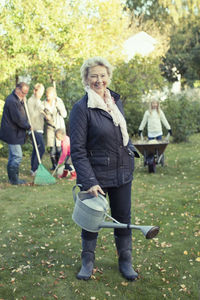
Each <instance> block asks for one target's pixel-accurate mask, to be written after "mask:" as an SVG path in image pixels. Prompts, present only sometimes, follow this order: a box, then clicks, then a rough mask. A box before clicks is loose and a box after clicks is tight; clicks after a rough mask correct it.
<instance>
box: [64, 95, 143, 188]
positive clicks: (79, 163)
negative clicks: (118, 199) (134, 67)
mask: <svg viewBox="0 0 200 300" xmlns="http://www.w3.org/2000/svg"><path fill="white" fill-rule="evenodd" d="M110 92H111V96H112V97H113V98H114V99H115V103H116V105H117V106H118V108H119V110H120V111H121V112H122V114H123V107H122V102H121V100H120V99H119V98H120V96H119V95H118V94H116V93H114V92H112V91H110ZM87 102H88V96H87V94H86V95H85V96H84V97H83V98H82V99H81V100H80V101H78V102H77V103H75V105H74V106H73V109H72V111H71V114H70V145H71V157H72V162H73V164H74V167H75V170H76V172H77V183H78V184H82V186H83V190H87V189H89V188H90V187H91V186H94V185H97V184H98V185H100V186H101V187H102V188H103V187H119V186H121V185H123V184H126V183H128V182H130V181H131V180H132V179H133V171H134V156H139V155H138V153H137V152H136V150H135V148H134V146H133V144H132V143H131V142H130V141H129V143H128V146H126V147H124V146H123V139H122V134H121V130H120V128H119V126H115V125H114V123H113V120H112V117H111V116H110V114H108V113H107V112H106V111H104V110H101V109H98V108H88V107H87Z"/></svg>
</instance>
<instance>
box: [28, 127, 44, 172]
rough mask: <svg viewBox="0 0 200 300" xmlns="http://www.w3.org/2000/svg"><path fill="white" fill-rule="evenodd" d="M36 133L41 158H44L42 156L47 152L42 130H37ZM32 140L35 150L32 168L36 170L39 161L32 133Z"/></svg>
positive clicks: (32, 157)
mask: <svg viewBox="0 0 200 300" xmlns="http://www.w3.org/2000/svg"><path fill="white" fill-rule="evenodd" d="M34 134H35V139H36V143H37V146H38V152H39V154H40V159H42V156H43V154H44V152H45V145H44V138H43V134H42V133H41V132H37V131H34ZM31 140H32V144H33V151H32V156H31V170H32V171H33V172H35V171H36V170H37V168H38V164H39V162H38V158H37V153H36V150H35V145H34V143H33V137H32V134H31Z"/></svg>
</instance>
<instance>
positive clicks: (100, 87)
mask: <svg viewBox="0 0 200 300" xmlns="http://www.w3.org/2000/svg"><path fill="white" fill-rule="evenodd" d="M87 83H88V85H89V86H90V88H91V89H93V90H94V91H95V92H96V93H97V94H99V95H100V96H102V97H103V95H104V92H105V90H106V88H107V86H108V83H109V76H108V72H107V69H106V67H104V66H95V67H91V68H89V72H88V78H87Z"/></svg>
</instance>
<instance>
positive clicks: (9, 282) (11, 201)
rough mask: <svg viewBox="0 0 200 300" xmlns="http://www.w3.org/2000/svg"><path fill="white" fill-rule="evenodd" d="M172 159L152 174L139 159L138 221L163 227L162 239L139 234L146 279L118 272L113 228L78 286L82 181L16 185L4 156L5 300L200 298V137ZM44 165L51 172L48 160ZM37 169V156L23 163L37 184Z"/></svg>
mask: <svg viewBox="0 0 200 300" xmlns="http://www.w3.org/2000/svg"><path fill="white" fill-rule="evenodd" d="M45 159H46V160H45ZM165 161H166V165H165V167H163V168H162V167H161V166H158V167H157V172H156V173H155V174H149V173H148V171H147V169H146V168H144V166H143V159H142V158H141V159H137V160H135V172H134V177H135V179H134V181H133V193H132V223H133V224H135V223H136V224H140V225H158V226H160V233H159V234H158V236H157V237H156V238H155V239H153V240H146V239H145V238H144V236H143V235H142V233H141V232H140V231H138V230H133V243H132V246H133V267H134V268H135V270H136V271H138V272H139V279H138V280H137V281H136V282H134V283H132V282H128V281H126V280H125V279H124V278H123V277H122V276H121V274H120V273H119V271H118V262H117V254H116V247H115V244H114V236H113V230H112V229H102V230H101V231H100V232H99V238H98V243H97V248H96V253H95V268H94V274H93V276H92V279H91V280H89V281H88V282H86V281H82V280H77V279H76V274H77V272H78V271H79V269H80V265H81V238H80V234H81V229H80V228H79V227H78V226H77V225H75V224H74V222H73V220H72V218H71V216H72V212H73V207H74V201H73V197H72V187H73V185H74V182H69V181H68V180H66V179H61V180H57V184H55V185H50V186H36V185H35V186H34V185H33V186H32V185H31V184H30V185H26V186H11V185H10V184H8V183H7V174H6V163H7V159H3V158H0V167H1V175H0V176H1V177H0V228H1V229H0V234H1V235H0V244H1V256H0V261H1V268H0V272H1V284H0V295H1V298H2V299H28V300H29V299H37V300H44V299H45V300H47V299H49V300H50V299H59V300H88V299H99V300H103V299H106V300H108V299H117V300H118V299H119V300H121V299H123V300H153V299H181V300H188V299H198V297H199V276H200V275H199V264H200V262H199V259H200V258H199V256H200V255H199V237H200V233H199V213H198V208H199V200H200V194H199V180H200V177H199V169H200V135H199V134H198V135H194V136H193V137H192V138H191V143H181V144H169V145H168V147H167V149H166V151H165ZM44 163H45V166H46V167H47V169H48V168H49V167H50V160H49V156H48V155H47V156H46V155H45V157H44ZM29 167H30V157H29V158H28V157H27V158H25V159H24V158H23V161H22V164H21V168H20V176H21V178H23V179H26V180H27V181H28V182H32V181H33V178H32V177H31V176H30V175H29V170H30V169H29Z"/></svg>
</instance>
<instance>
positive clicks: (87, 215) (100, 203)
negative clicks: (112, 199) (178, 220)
mask: <svg viewBox="0 0 200 300" xmlns="http://www.w3.org/2000/svg"><path fill="white" fill-rule="evenodd" d="M77 186H80V185H75V186H74V187H73V189H72V192H73V198H74V201H75V206H74V211H73V214H72V219H73V221H74V222H75V223H76V224H77V225H78V226H80V227H81V228H83V229H85V230H87V231H90V232H98V231H99V230H100V229H101V228H128V229H137V230H141V231H142V233H143V234H144V236H145V237H146V238H147V239H152V238H154V237H155V236H156V235H157V234H158V232H159V227H158V226H138V225H131V224H124V223H120V222H118V221H117V220H115V219H114V218H112V217H111V216H109V215H108V214H107V211H108V208H109V205H108V201H107V200H106V198H105V197H104V196H103V195H101V194H98V197H95V196H93V195H92V194H91V193H88V192H85V191H81V192H78V193H77V194H76V192H75V189H76V187H77ZM105 217H108V218H110V219H111V220H112V221H113V222H106V221H105Z"/></svg>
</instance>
